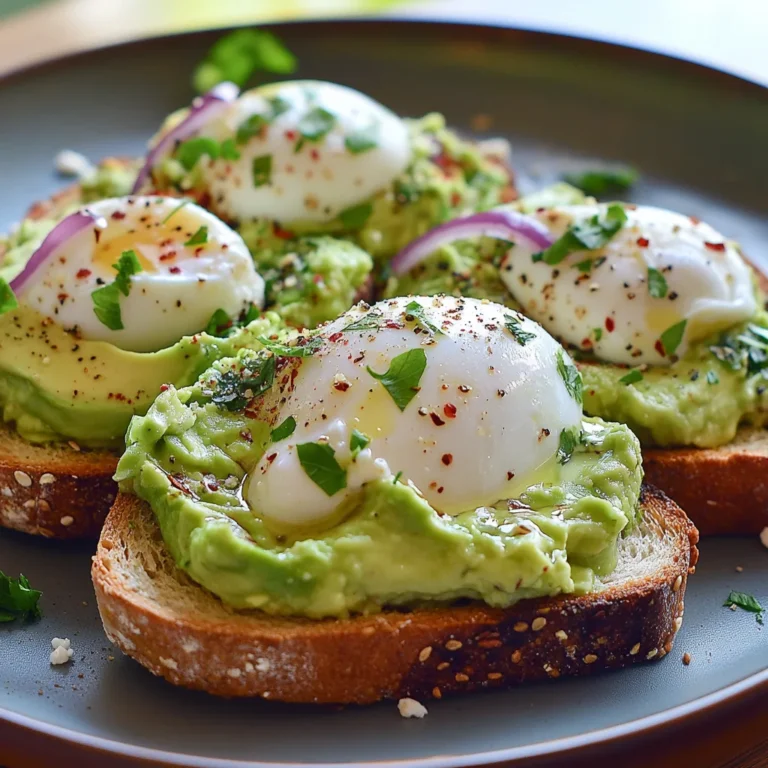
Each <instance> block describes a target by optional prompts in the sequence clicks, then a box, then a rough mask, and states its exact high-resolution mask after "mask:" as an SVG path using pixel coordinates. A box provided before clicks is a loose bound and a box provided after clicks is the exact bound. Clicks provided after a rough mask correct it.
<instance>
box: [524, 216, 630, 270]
mask: <svg viewBox="0 0 768 768" xmlns="http://www.w3.org/2000/svg"><path fill="white" fill-rule="evenodd" d="M626 221H627V213H626V211H625V210H624V208H623V207H622V206H621V205H619V204H618V203H613V204H612V205H609V206H608V209H607V210H606V211H605V214H604V215H603V216H600V215H599V214H595V215H594V216H592V218H590V219H588V220H587V221H582V222H579V223H577V224H572V225H571V226H570V227H569V228H568V231H567V232H566V233H565V234H564V235H563V236H562V237H561V238H560V239H559V240H556V241H555V242H554V243H552V245H550V246H549V248H547V249H546V250H544V251H541V252H540V253H534V254H533V261H543V262H545V263H546V264H550V265H555V264H559V263H560V262H561V261H562V260H563V259H565V258H566V256H569V255H570V254H571V253H576V252H577V251H584V250H587V251H594V250H597V249H598V248H602V247H603V246H604V245H605V244H606V243H607V242H608V241H609V240H610V239H611V238H612V237H613V236H614V235H615V234H616V233H617V232H618V231H619V230H620V229H621V228H622V227H623V226H624V224H625V222H626Z"/></svg>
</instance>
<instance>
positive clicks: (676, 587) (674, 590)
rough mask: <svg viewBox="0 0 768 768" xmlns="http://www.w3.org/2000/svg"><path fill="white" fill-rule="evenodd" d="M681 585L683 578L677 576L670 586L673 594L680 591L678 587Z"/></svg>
mask: <svg viewBox="0 0 768 768" xmlns="http://www.w3.org/2000/svg"><path fill="white" fill-rule="evenodd" d="M682 584H683V577H682V576H678V577H677V578H676V579H675V583H674V584H673V585H672V591H673V592H677V591H678V590H679V589H680V587H681V586H682Z"/></svg>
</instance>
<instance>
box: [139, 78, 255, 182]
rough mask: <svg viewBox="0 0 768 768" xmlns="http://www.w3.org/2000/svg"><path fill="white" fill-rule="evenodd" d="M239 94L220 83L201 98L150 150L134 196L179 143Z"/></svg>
mask: <svg viewBox="0 0 768 768" xmlns="http://www.w3.org/2000/svg"><path fill="white" fill-rule="evenodd" d="M239 93H240V89H239V88H238V87H237V86H236V85H235V84H234V83H219V84H218V85H217V86H216V87H215V88H212V89H211V90H210V91H208V93H206V94H204V95H203V96H198V97H197V98H196V99H195V100H194V101H193V102H192V105H191V106H190V108H189V113H188V114H187V116H186V117H185V118H184V119H183V120H182V121H181V122H180V123H179V124H178V125H177V126H175V127H174V128H172V129H171V130H170V131H168V133H166V134H165V136H163V137H162V138H161V139H160V140H159V141H158V142H157V144H155V146H154V147H152V149H150V150H149V152H148V153H147V158H146V160H145V161H144V165H143V166H142V167H141V170H140V171H139V175H138V176H137V177H136V181H135V182H134V184H133V189H132V190H131V194H134V195H136V194H138V193H139V191H140V190H141V188H142V187H143V186H144V183H145V182H146V181H147V179H149V177H150V174H151V173H152V169H153V168H154V167H155V166H156V165H157V164H158V162H159V161H160V160H161V159H162V158H163V157H164V156H165V155H167V154H168V153H169V152H170V151H171V150H172V149H173V148H174V147H175V146H176V144H178V143H179V142H182V141H184V140H185V139H188V138H189V137H190V136H191V135H192V134H193V133H195V131H198V130H199V129H200V128H202V127H203V126H204V125H206V124H207V123H208V122H209V121H210V120H212V119H213V118H214V117H216V116H217V115H218V114H219V113H221V112H222V111H223V110H224V108H225V107H226V106H227V105H228V104H230V103H231V102H233V101H234V100H235V99H236V98H237V96H238V94H239Z"/></svg>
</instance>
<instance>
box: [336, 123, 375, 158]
mask: <svg viewBox="0 0 768 768" xmlns="http://www.w3.org/2000/svg"><path fill="white" fill-rule="evenodd" d="M378 145H379V124H378V123H372V124H371V125H369V126H368V127H366V128H360V129H358V130H356V131H353V132H352V133H350V134H349V135H348V136H347V137H346V138H345V139H344V146H345V147H346V148H347V150H348V151H349V152H351V153H352V154H353V155H359V154H362V153H363V152H368V151H369V150H371V149H376V147H377V146H378Z"/></svg>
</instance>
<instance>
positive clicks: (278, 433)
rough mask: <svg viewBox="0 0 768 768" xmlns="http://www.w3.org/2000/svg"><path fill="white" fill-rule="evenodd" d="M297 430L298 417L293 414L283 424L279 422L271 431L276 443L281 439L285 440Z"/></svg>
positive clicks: (270, 434)
mask: <svg viewBox="0 0 768 768" xmlns="http://www.w3.org/2000/svg"><path fill="white" fill-rule="evenodd" d="M295 431H296V419H294V418H293V416H289V417H288V418H287V419H286V420H285V421H284V422H283V423H282V424H278V426H276V427H275V428H274V429H273V430H272V431H271V432H270V433H269V436H270V438H272V442H273V443H276V442H278V441H279V440H285V438H286V437H290V436H291V435H292V434H293V433H294V432H295Z"/></svg>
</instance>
